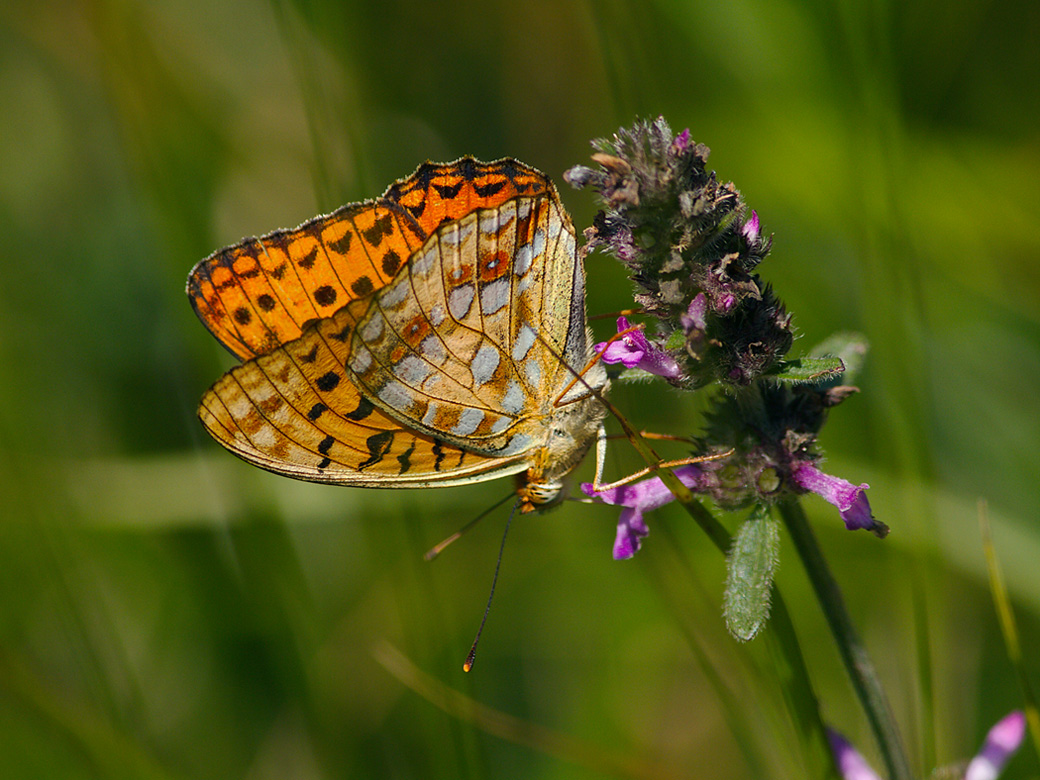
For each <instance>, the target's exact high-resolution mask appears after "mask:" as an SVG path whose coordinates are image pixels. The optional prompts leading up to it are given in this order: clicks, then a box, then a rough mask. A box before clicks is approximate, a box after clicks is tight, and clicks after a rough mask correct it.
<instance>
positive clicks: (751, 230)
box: [740, 211, 759, 244]
mask: <svg viewBox="0 0 1040 780" xmlns="http://www.w3.org/2000/svg"><path fill="white" fill-rule="evenodd" d="M758 230H759V226H758V212H756V211H752V212H751V219H749V220H748V221H747V222H745V223H744V227H742V228H741V229H740V232H741V233H742V234H743V236H744V238H745V239H747V242H748V243H749V244H750V243H752V242H753V241H754V240H755V239H756V238H758Z"/></svg>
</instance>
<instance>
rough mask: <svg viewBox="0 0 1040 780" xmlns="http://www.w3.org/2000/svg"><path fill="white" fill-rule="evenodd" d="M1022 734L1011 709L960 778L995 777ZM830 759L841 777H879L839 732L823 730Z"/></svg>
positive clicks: (869, 779)
mask: <svg viewBox="0 0 1040 780" xmlns="http://www.w3.org/2000/svg"><path fill="white" fill-rule="evenodd" d="M1025 734H1026V718H1025V715H1023V714H1022V712H1021V711H1020V710H1015V711H1013V712H1012V713H1010V714H1009V715H1006V716H1004V718H1002V719H1001V720H1000V721H998V722H997V725H995V726H994V727H993V728H991V729H990V730H989V734H987V735H986V741H985V742H983V743H982V747H981V748H980V749H979V752H978V753H977V754H976V756H975V758H973V759H972V760H971V763H970V764H968V768H967V769H966V770H965V772H964V778H963V780H996V778H997V777H999V776H1000V772H1001V770H1002V769H1003V768H1004V765H1005V764H1006V763H1007V762H1008V760H1009V759H1010V758H1011V756H1013V755H1014V754H1015V751H1016V750H1018V748H1019V746H1020V745H1021V744H1022V740H1023V738H1024V737H1025ZM827 739H828V741H829V742H830V744H831V752H833V753H834V762H835V763H836V764H837V765H838V771H840V772H841V776H842V777H843V778H844V780H881V778H880V776H879V775H878V774H877V773H876V772H875V771H874V770H873V769H871V768H870V765H869V764H868V763H867V761H866V759H865V758H863V756H861V755H860V754H859V752H858V751H857V750H856V748H854V747H853V746H852V745H851V744H849V742H848V740H846V739H845V738H844V737H843V736H842V735H841V734H839V733H838V732H836V731H832V730H830V729H828V730H827Z"/></svg>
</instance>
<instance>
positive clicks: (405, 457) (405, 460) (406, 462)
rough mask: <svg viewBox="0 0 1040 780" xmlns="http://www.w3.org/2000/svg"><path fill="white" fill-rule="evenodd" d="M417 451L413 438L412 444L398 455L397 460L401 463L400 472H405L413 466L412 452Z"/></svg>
mask: <svg viewBox="0 0 1040 780" xmlns="http://www.w3.org/2000/svg"><path fill="white" fill-rule="evenodd" d="M413 452H415V439H412V444H411V446H410V447H409V448H408V449H406V450H405V451H404V452H402V453H401V454H400V455H398V456H397V462H398V463H400V464H401V471H400V472H399V473H401V474H405V473H407V471H408V470H409V469H410V468H411V467H412V453H413Z"/></svg>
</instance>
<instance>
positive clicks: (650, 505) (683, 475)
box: [581, 463, 702, 512]
mask: <svg viewBox="0 0 1040 780" xmlns="http://www.w3.org/2000/svg"><path fill="white" fill-rule="evenodd" d="M672 473H674V474H675V476H677V477H678V478H679V481H680V482H682V483H683V484H684V485H686V487H688V488H690V489H692V490H697V489H698V488H699V487H700V483H701V476H702V472H701V469H700V468H699V467H698V466H697V465H696V464H693V463H691V464H689V465H687V466H680V467H679V468H677V469H674V470H673V472H672ZM581 490H582V492H583V493H584V494H585V495H587V496H591V497H593V498H598V499H599V500H600V501H602V502H603V503H604V504H613V505H615V506H628V507H638V508H639V509H640V510H642V511H644V512H649V511H651V510H654V509H660V508H661V507H662V506H664V505H665V504H668V503H670V502H672V501H674V500H675V496H673V495H672V491H670V490H669V489H668V488H667V487H665V484H664V482H662V481H661V478H660V477H652V478H651V479H644V480H642V481H640V482H631V483H629V484H627V485H621V486H620V487H616V488H610V489H609V490H601V491H599V492H596V491H594V490H593V487H592V484H591V483H589V482H584V483H582V485H581Z"/></svg>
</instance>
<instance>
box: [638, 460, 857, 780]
mask: <svg viewBox="0 0 1040 780" xmlns="http://www.w3.org/2000/svg"><path fill="white" fill-rule="evenodd" d="M658 473H659V475H660V476H661V478H662V480H663V481H664V482H665V484H666V485H668V487H669V488H671V487H672V486H671V485H670V484H669V482H670V480H669V479H668V477H672V478H673V479H675V481H676V482H679V479H678V478H677V477H675V475H674V474H672V473H671V472H670V471H668V470H666V469H663V470H661V471H660V472H658ZM679 485H680V486H682V487H683V488H685V485H682V483H681V482H679ZM680 503H682V506H683V507H684V508H685V509H686V511H687V512H688V513H689V514H690V516H691V517H692V518H693V519H694V520H696V521H697V524H698V525H699V526H700V527H701V529H702V530H703V531H704V532H705V533H706V534H707V535H708V538H710V539H711V540H712V542H714V544H715V546H716V547H718V549H719V551H720V552H721V553H722V554H723V555H726V554H727V553H728V552H729V549H730V547H731V546H732V543H733V539H732V537H731V536H730V533H729V531H727V530H726V529H725V528H724V527H723V526H722V524H721V523H720V522H719V521H718V520H716V519H715V516H714V515H712V514H711V512H709V511H708V510H707V509H705V508H704V505H703V504H701V503H700V502H699V501H697V500H696V499H693V498H692V496H691V500H690V501H689V502H685V501H680ZM763 639H764V640H765V642H766V643H767V645H768V649H769V655H770V657H771V658H772V659H773V665H774V668H775V670H776V673H777V677H778V679H779V682H780V691H781V693H782V695H783V697H784V703H785V704H786V705H787V710H788V712H789V713H790V715H791V720H792V722H793V723H794V726H795V729H796V731H797V733H798V734H799V735H801V736H802V738H803V740H804V742H803V744H804V746H805V750H806V756H805V758H806V763H807V765H808V767H809V768H810V770H811V771H812V772H813V773H814V774H815V775H816V776H817V777H821V778H828V780H829V779H830V778H834V780H838V779H839V778H840V777H841V775H840V774H839V772H838V768H837V766H836V765H835V763H834V755H833V754H832V753H831V749H830V744H829V743H828V741H827V730H826V727H825V726H824V723H823V718H822V716H821V715H820V703H819V700H818V699H817V698H816V691H815V690H814V689H813V685H812V680H811V679H810V678H809V669H808V667H807V666H806V665H805V657H804V656H803V655H802V649H801V646H800V645H799V644H798V635H797V634H796V633H795V630H794V623H792V622H791V615H790V613H789V612H788V611H787V604H786V603H785V602H784V599H783V596H782V595H781V593H780V590H779V589H778V588H776V587H775V586H774V588H773V605H772V615H771V617H770V621H769V627H768V630H766V631H764V632H763Z"/></svg>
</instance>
